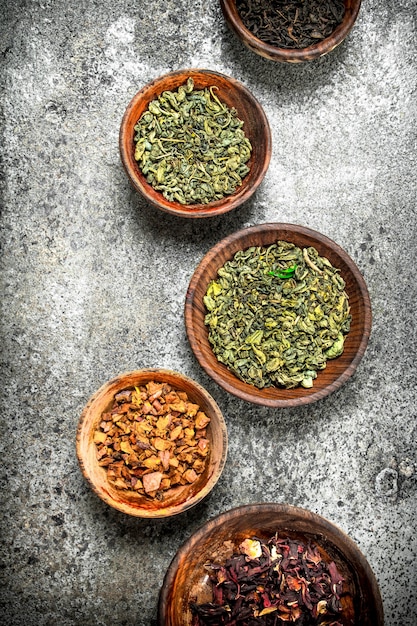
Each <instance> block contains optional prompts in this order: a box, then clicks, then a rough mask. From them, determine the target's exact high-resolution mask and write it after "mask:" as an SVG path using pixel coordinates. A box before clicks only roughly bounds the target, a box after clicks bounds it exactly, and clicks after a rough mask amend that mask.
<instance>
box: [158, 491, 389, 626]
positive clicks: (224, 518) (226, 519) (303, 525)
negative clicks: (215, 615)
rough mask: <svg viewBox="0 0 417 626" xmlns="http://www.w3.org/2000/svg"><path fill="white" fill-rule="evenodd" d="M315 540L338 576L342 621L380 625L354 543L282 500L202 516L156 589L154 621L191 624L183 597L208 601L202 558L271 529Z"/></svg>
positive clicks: (369, 577) (372, 585)
mask: <svg viewBox="0 0 417 626" xmlns="http://www.w3.org/2000/svg"><path fill="white" fill-rule="evenodd" d="M276 532H277V533H278V534H279V535H282V536H283V537H290V538H293V539H296V540H299V541H308V540H309V539H310V540H311V541H312V542H313V543H315V544H316V545H317V546H318V547H319V550H320V552H321V554H322V557H323V558H324V560H325V561H331V560H333V561H334V562H335V564H336V566H337V569H338V570H339V572H340V573H341V575H342V576H343V577H344V579H345V582H344V592H343V595H342V598H341V601H342V616H343V619H342V622H343V625H344V626H347V625H349V626H383V608H382V600H381V596H380V592H379V589H378V584H377V581H376V579H375V576H374V574H373V572H372V570H371V568H370V566H369V564H368V562H367V561H366V559H365V557H364V556H363V554H362V553H361V552H360V550H359V548H358V547H357V546H356V544H355V543H354V542H353V541H352V539H350V538H349V537H348V536H347V535H346V534H345V533H344V532H343V531H342V530H340V529H339V528H337V527H336V526H335V525H334V524H332V523H331V522H329V521H327V520H326V519H324V518H323V517H321V516H319V515H317V514H315V513H312V512H310V511H306V510H304V509H300V508H297V507H293V506H289V505H286V504H269V503H263V504H251V505H246V506H241V507H238V508H235V509H232V510H230V511H227V512H225V513H222V514H221V515H218V516H217V517H215V518H213V519H212V520H210V521H208V522H207V523H206V524H204V526H202V527H201V528H200V529H199V530H197V531H196V532H195V533H194V534H193V535H192V536H191V537H190V538H189V539H188V540H187V541H186V542H185V543H184V544H183V545H182V546H181V547H180V549H179V550H178V552H177V554H176V555H175V557H174V559H173V560H172V562H171V564H170V566H169V568H168V570H167V572H166V575H165V578H164V581H163V585H162V588H161V591H160V594H159V603H158V626H191V623H192V622H191V611H190V609H189V602H190V601H194V602H197V603H201V602H208V601H210V599H211V590H210V583H209V581H208V575H207V571H206V570H205V568H204V563H206V562H208V561H211V560H212V559H213V555H214V554H215V553H217V554H218V555H220V558H221V554H222V551H224V550H225V548H224V545H223V542H225V541H232V542H233V543H234V544H235V546H236V547H237V546H238V545H239V543H240V542H241V541H243V540H244V539H245V538H250V537H251V536H257V537H259V538H261V539H269V538H270V537H272V536H273V535H274V534H275V533H276Z"/></svg>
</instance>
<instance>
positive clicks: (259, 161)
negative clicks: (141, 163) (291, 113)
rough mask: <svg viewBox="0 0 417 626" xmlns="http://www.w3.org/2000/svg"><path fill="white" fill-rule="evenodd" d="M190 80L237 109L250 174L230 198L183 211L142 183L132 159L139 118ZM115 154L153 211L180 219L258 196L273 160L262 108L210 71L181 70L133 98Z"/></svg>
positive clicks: (214, 211) (244, 90) (235, 83)
mask: <svg viewBox="0 0 417 626" xmlns="http://www.w3.org/2000/svg"><path fill="white" fill-rule="evenodd" d="M189 77H191V78H192V79H193V80H194V88H195V89H205V88H206V87H210V86H211V85H215V86H216V87H218V91H217V92H216V95H217V96H218V98H219V99H220V100H221V101H222V102H223V103H224V104H226V105H227V106H228V107H229V108H232V107H234V108H235V109H236V111H237V113H238V117H239V118H240V119H241V120H242V121H243V122H244V126H243V130H244V132H245V135H246V136H247V138H248V139H249V141H250V142H251V144H252V154H251V157H250V160H249V161H248V163H247V165H248V167H249V168H250V171H249V173H248V174H247V175H246V177H245V178H244V179H243V182H242V185H241V186H240V187H238V188H237V189H236V191H235V192H234V193H233V194H231V195H229V196H225V197H224V198H222V199H221V200H217V201H215V202H209V203H208V204H188V205H183V204H181V203H179V202H170V201H169V200H167V199H166V198H165V197H164V196H163V195H162V193H161V192H159V191H156V190H155V189H153V187H152V185H150V184H149V183H148V182H147V181H146V178H145V176H144V175H143V174H142V172H141V170H140V168H139V167H138V164H137V162H136V160H135V157H134V154H135V144H134V135H135V131H134V127H135V125H136V123H137V121H138V119H139V118H140V116H141V115H142V113H143V112H144V111H146V109H147V108H148V105H149V103H150V102H151V101H152V100H154V99H155V98H157V96H158V95H159V94H160V93H162V92H163V91H166V90H175V89H177V88H178V87H179V86H180V85H184V84H185V83H186V82H187V79H188V78H189ZM119 148H120V155H121V159H122V163H123V166H124V168H125V170H126V173H127V175H128V177H129V178H130V180H131V182H132V184H133V186H134V187H135V189H136V190H137V191H138V192H139V193H140V194H141V195H142V196H143V197H144V198H145V200H146V201H147V202H149V203H150V204H151V205H153V206H154V207H156V208H158V209H161V210H162V211H165V212H167V213H172V214H173V215H179V216H181V217H194V218H198V217H212V216H214V215H220V214H222V213H227V212H228V211H232V210H233V209H236V208H237V207H239V206H240V205H241V204H243V203H244V202H246V201H247V200H248V199H249V198H250V197H251V196H252V194H253V193H254V192H255V191H256V189H257V188H258V186H259V185H260V183H261V182H262V180H263V178H264V176H265V174H266V171H267V169H268V166H269V162H270V159H271V131H270V127H269V123H268V120H267V118H266V115H265V113H264V111H263V109H262V107H261V105H260V104H259V102H258V101H257V100H256V98H255V97H254V96H253V95H252V94H251V93H250V91H249V90H248V89H247V88H246V87H244V86H243V85H242V84H241V83H239V82H238V81H237V80H235V79H234V78H229V77H228V76H224V75H223V74H219V73H218V72H214V71H210V70H203V69H185V70H179V71H177V72H172V73H170V74H166V75H165V76H162V77H160V78H157V79H155V80H153V81H152V82H151V83H149V84H147V85H146V86H145V87H143V88H142V89H141V90H140V91H139V92H138V93H137V94H136V95H135V96H134V97H133V98H132V100H131V102H130V103H129V105H128V107H127V109H126V112H125V114H124V116H123V119H122V123H121V127H120V135H119Z"/></svg>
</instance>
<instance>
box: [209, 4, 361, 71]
mask: <svg viewBox="0 0 417 626" xmlns="http://www.w3.org/2000/svg"><path fill="white" fill-rule="evenodd" d="M220 5H221V8H222V11H223V15H224V17H225V19H226V22H227V24H228V25H229V27H230V28H231V30H232V31H233V32H234V33H235V34H236V35H237V36H238V37H239V38H240V39H241V40H242V42H243V43H244V44H245V46H247V47H248V48H249V49H250V50H252V52H256V54H259V55H260V56H262V57H265V58H267V59H270V60H272V61H281V62H284V63H302V62H304V61H313V60H314V59H317V58H318V57H321V56H323V55H325V54H328V53H329V52H331V51H332V50H334V48H336V46H338V45H339V44H341V43H342V41H343V40H344V39H345V37H346V36H347V35H348V33H349V32H350V31H351V29H352V27H353V25H354V23H355V21H356V18H357V16H358V13H359V8H360V6H361V0H345V7H346V9H345V15H344V18H343V21H342V23H341V24H339V26H338V27H337V28H336V29H335V30H334V31H333V33H332V34H331V35H330V36H329V37H327V38H326V39H322V40H320V41H319V42H318V43H316V44H314V45H312V46H308V47H307V48H302V49H287V48H277V47H275V46H272V45H269V44H267V43H265V42H264V41H262V40H261V39H258V38H257V37H255V35H253V34H252V33H251V32H250V31H249V30H248V29H247V28H246V26H244V24H243V22H242V19H241V17H240V15H239V13H238V11H237V8H236V0H220Z"/></svg>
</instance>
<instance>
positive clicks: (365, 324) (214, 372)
mask: <svg viewBox="0 0 417 626" xmlns="http://www.w3.org/2000/svg"><path fill="white" fill-rule="evenodd" d="M277 240H283V241H289V242H291V243H294V244H296V245H297V246H299V247H308V246H314V247H315V248H316V249H317V251H318V253H319V254H320V255H321V256H325V257H327V258H328V259H329V261H330V262H331V263H332V265H333V266H334V267H336V268H338V269H340V273H341V276H342V278H343V279H344V280H345V282H346V287H345V290H346V292H347V294H348V296H349V304H350V308H351V314H352V323H351V327H350V332H349V334H348V335H347V336H346V340H345V347H344V352H343V354H342V355H341V356H340V357H338V358H337V359H332V360H329V361H328V362H327V367H326V368H325V369H324V370H321V371H319V372H318V374H317V378H316V379H315V380H314V386H313V387H312V388H311V389H305V388H304V387H297V388H295V389H284V388H278V387H266V388H264V389H258V388H257V387H255V386H253V385H250V384H248V383H245V382H243V381H241V380H240V379H239V378H237V376H235V375H234V374H233V373H232V372H231V371H230V370H229V369H228V368H227V367H226V366H225V365H223V364H222V363H220V362H219V361H218V360H217V358H216V356H215V354H214V352H213V351H212V348H211V346H210V343H209V341H208V329H207V326H205V324H204V318H205V315H206V313H207V312H206V309H205V306H204V303H203V297H204V295H205V293H206V291H207V287H208V285H209V283H210V281H211V280H213V279H215V278H216V276H217V270H218V269H219V268H220V267H222V266H223V265H224V263H225V262H226V261H227V260H230V259H232V258H233V256H234V254H235V253H236V252H237V251H238V250H245V249H247V248H249V247H251V246H264V245H269V244H272V243H275V242H276V241H277ZM184 313H185V326H186V331H187V336H188V340H189V342H190V345H191V348H192V350H193V352H194V354H195V356H196V358H197V360H198V361H199V363H200V365H201V366H202V367H203V369H204V370H205V371H206V372H207V374H209V376H211V377H212V378H213V380H215V381H216V383H218V384H219V385H220V386H221V387H223V389H225V390H226V391H228V392H229V393H231V394H233V395H235V396H237V397H238V398H241V399H243V400H246V401H248V402H253V403H255V404H261V405H264V406H268V407H275V408H278V407H293V406H300V405H303V404H309V403H311V402H315V401H317V400H321V399H322V398H324V397H325V396H327V395H328V394H330V393H332V392H333V391H335V390H336V389H339V388H340V387H341V386H342V385H343V384H344V383H345V382H346V381H347V380H348V379H349V378H350V377H351V376H352V374H353V373H354V372H355V370H356V368H357V366H358V364H359V362H360V361H361V359H362V357H363V355H364V353H365V350H366V346H367V344H368V340H369V336H370V332H371V325H372V313H371V303H370V299H369V294H368V290H367V287H366V284H365V281H364V279H363V277H362V275H361V273H360V272H359V270H358V268H357V267H356V265H355V263H354V262H353V261H352V259H351V258H350V257H349V256H348V255H347V253H346V252H344V250H342V248H340V247H339V246H338V245H337V244H336V243H335V242H334V241H332V240H331V239H329V238H328V237H325V236H324V235H321V234H320V233H318V232H316V231H314V230H311V229H309V228H305V227H303V226H297V225H294V224H280V223H276V224H275V223H272V224H259V225H257V226H252V227H250V228H246V229H243V230H240V231H237V232H235V233H233V234H232V235H229V236H228V237H226V238H225V239H223V240H222V241H220V242H219V243H218V244H217V245H215V246H214V247H213V248H212V249H211V250H209V252H208V253H207V254H206V255H205V257H204V258H203V259H202V261H201V262H200V264H199V265H198V267H197V268H196V270H195V272H194V274H193V276H192V278H191V281H190V284H189V286H188V290H187V294H186V300H185V312H184Z"/></svg>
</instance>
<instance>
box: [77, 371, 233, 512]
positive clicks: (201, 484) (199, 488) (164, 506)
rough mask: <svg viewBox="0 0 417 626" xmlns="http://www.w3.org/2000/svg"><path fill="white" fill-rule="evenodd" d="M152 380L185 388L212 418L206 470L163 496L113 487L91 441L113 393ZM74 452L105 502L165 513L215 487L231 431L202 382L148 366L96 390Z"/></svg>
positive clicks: (188, 505) (191, 502) (189, 504)
mask: <svg viewBox="0 0 417 626" xmlns="http://www.w3.org/2000/svg"><path fill="white" fill-rule="evenodd" d="M149 381H155V382H166V383H168V384H169V385H171V386H172V387H173V388H175V389H177V390H180V391H185V392H186V393H187V395H188V398H189V400H190V401H192V402H193V403H195V404H198V405H199V406H200V408H201V410H202V411H204V412H205V413H206V415H207V416H208V417H210V420H211V421H210V424H209V426H208V428H207V438H208V439H209V442H210V449H211V452H210V456H209V458H208V462H207V464H206V467H205V469H204V472H203V473H202V474H201V475H200V476H199V478H198V480H197V481H196V482H194V483H192V484H191V485H184V486H181V487H178V488H173V489H171V490H170V491H169V492H166V494H167V495H166V498H165V499H164V500H163V501H158V500H156V499H150V498H147V497H145V496H141V495H140V494H137V493H135V494H134V493H132V492H127V491H123V490H120V489H115V488H114V487H112V486H111V485H110V483H109V482H108V480H107V476H106V470H105V468H103V467H100V466H99V465H98V462H97V458H96V446H95V443H94V441H93V436H94V431H95V430H96V428H97V425H98V424H99V422H100V419H101V415H102V413H103V412H104V411H106V410H108V408H109V406H110V405H111V403H112V401H113V398H114V395H115V394H116V393H118V392H119V391H122V390H123V389H127V388H132V387H134V386H138V385H145V384H146V383H147V382H149ZM76 451H77V457H78V461H79V464H80V468H81V471H82V473H83V475H84V477H85V478H86V480H87V482H88V483H89V484H90V486H91V488H92V489H93V491H94V492H95V493H96V494H97V495H98V496H99V497H100V498H101V499H102V500H104V502H106V503H107V504H109V505H110V506H112V507H113V508H115V509H118V510H119V511H122V512H123V513H127V514H128V515H134V516H136V517H146V518H163V517H169V516H172V515H177V514H179V513H183V512H184V511H187V510H188V509H190V508H191V507H192V506H194V505H196V504H197V503H198V502H200V501H201V500H202V499H203V498H205V497H206V496H207V494H208V493H209V492H210V491H211V490H212V489H213V487H214V485H215V484H216V483H217V481H218V479H219V478H220V475H221V473H222V471H223V467H224V464H225V462H226V455H227V430H226V425H225V422H224V419H223V415H222V413H221V411H220V409H219V407H218V406H217V404H216V402H215V401H214V399H213V398H212V397H211V396H210V394H209V393H208V392H207V391H206V390H205V389H204V388H203V387H202V386H201V385H199V384H198V383H197V382H195V381H193V380H191V379H190V378H188V377H187V376H184V375H183V374H179V373H178V372H173V371H171V370H164V369H152V368H149V369H142V370H136V371H133V372H128V373H126V374H122V375H120V376H117V377H116V378H114V379H112V380H110V381H109V382H107V383H105V384H104V385H103V386H102V387H100V389H98V391H96V393H95V394H94V395H93V396H92V397H91V398H90V400H89V401H88V403H87V405H86V406H85V408H84V410H83V412H82V414H81V418H80V421H79V424H78V430H77V438H76Z"/></svg>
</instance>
